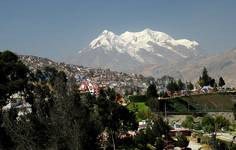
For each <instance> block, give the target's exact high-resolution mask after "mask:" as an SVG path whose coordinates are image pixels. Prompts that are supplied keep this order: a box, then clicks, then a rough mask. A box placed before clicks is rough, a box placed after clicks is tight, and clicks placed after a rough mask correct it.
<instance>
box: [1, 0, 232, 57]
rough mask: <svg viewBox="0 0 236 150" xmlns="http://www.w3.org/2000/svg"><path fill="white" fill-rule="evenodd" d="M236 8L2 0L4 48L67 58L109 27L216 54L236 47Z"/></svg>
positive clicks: (109, 0)
mask: <svg viewBox="0 0 236 150" xmlns="http://www.w3.org/2000/svg"><path fill="white" fill-rule="evenodd" d="M235 7H236V1H235V0H214V1H213V0H195V1H194V0H192V1H190V0H84V1H82V0H1V1H0V49H1V50H5V49H10V50H13V51H15V52H17V53H19V54H31V55H38V56H43V57H49V58H53V59H54V60H62V59H63V58H65V57H67V58H68V56H70V55H73V54H74V53H76V51H78V50H80V49H82V48H85V47H87V46H88V44H89V42H90V41H91V40H92V39H94V38H95V37H96V36H97V35H98V34H99V33H100V32H102V31H103V30H104V29H107V30H111V31H113V32H115V33H117V34H120V33H122V32H124V31H127V30H129V31H141V30H143V29H144V28H151V29H153V30H158V31H162V32H165V33H168V34H169V35H171V36H173V37H174V38H187V39H191V40H196V41H198V42H199V43H200V46H201V49H202V51H205V52H208V53H215V52H220V51H224V50H229V49H232V48H234V47H236V38H235V37H236V36H235V35H236V9H235Z"/></svg>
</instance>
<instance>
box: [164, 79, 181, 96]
mask: <svg viewBox="0 0 236 150" xmlns="http://www.w3.org/2000/svg"><path fill="white" fill-rule="evenodd" d="M166 88H167V90H169V91H170V92H171V93H172V94H173V93H174V92H175V91H178V90H179V88H178V84H177V83H176V81H171V82H170V83H168V84H167V86H166Z"/></svg>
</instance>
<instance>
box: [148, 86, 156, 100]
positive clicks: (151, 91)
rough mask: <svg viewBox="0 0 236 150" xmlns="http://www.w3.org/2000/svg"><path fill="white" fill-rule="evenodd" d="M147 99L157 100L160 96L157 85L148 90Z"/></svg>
mask: <svg viewBox="0 0 236 150" xmlns="http://www.w3.org/2000/svg"><path fill="white" fill-rule="evenodd" d="M146 95H147V97H154V98H157V97H158V94H157V89H156V85H155V84H150V85H149V86H148V88H147V94H146Z"/></svg>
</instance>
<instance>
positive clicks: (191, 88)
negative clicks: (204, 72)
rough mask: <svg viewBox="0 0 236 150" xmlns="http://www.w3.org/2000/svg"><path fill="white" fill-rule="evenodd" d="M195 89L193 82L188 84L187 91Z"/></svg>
mask: <svg viewBox="0 0 236 150" xmlns="http://www.w3.org/2000/svg"><path fill="white" fill-rule="evenodd" d="M193 88H194V86H193V84H192V82H191V81H190V82H188V83H187V89H188V90H193Z"/></svg>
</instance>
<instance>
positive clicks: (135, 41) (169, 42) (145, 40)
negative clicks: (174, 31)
mask: <svg viewBox="0 0 236 150" xmlns="http://www.w3.org/2000/svg"><path fill="white" fill-rule="evenodd" d="M150 43H153V44H156V45H158V46H160V47H163V48H166V49H169V50H175V47H178V46H182V47H184V48H187V49H189V50H195V49H196V47H198V45H199V44H198V42H196V41H191V40H188V39H177V40H175V39H174V38H173V37H171V36H170V35H168V34H166V33H163V32H160V31H153V30H151V29H148V28H147V29H144V30H143V31H140V32H129V31H126V32H124V33H122V34H121V35H116V34H114V33H113V32H111V31H108V30H104V31H103V32H102V33H101V34H100V35H99V36H98V37H97V38H96V39H94V40H93V41H92V42H91V43H90V45H89V46H90V48H92V49H96V48H99V47H102V48H105V49H106V50H112V49H116V48H117V49H118V50H119V51H122V52H124V51H127V50H129V49H133V50H135V51H138V50H139V49H146V50H147V51H150V50H151V51H153V49H152V48H150ZM122 49H123V50H122Z"/></svg>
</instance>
